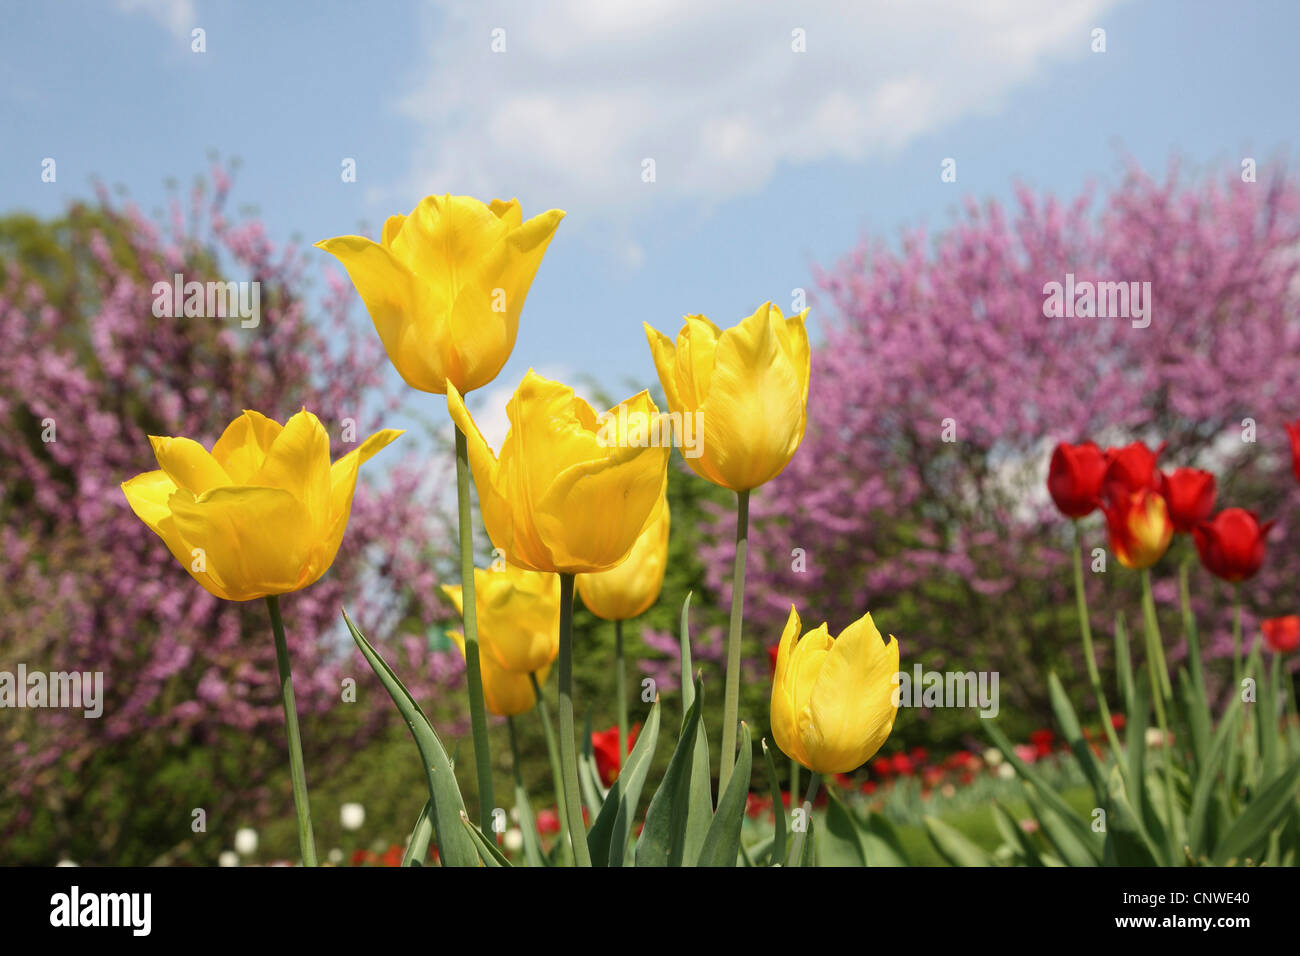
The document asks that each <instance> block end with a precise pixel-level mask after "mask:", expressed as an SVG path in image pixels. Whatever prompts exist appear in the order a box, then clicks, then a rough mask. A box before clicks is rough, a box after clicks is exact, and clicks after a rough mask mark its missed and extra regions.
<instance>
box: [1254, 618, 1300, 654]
mask: <svg viewBox="0 0 1300 956" xmlns="http://www.w3.org/2000/svg"><path fill="white" fill-rule="evenodd" d="M1259 628H1260V630H1261V631H1263V632H1264V643H1265V644H1267V645H1268V647H1269V650H1271V651H1272V652H1273V653H1274V654H1290V653H1291V652H1292V651H1294V650H1295V649H1296V648H1297V647H1300V615H1296V614H1288V615H1287V616H1286V617H1270V618H1267V619H1265V620H1263V621H1260V622H1259Z"/></svg>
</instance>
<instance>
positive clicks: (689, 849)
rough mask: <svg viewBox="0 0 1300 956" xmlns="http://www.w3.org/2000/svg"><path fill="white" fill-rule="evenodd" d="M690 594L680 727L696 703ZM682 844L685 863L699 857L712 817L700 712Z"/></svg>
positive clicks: (684, 620)
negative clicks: (683, 841) (693, 681)
mask: <svg viewBox="0 0 1300 956" xmlns="http://www.w3.org/2000/svg"><path fill="white" fill-rule="evenodd" d="M690 609H691V594H690V592H687V594H686V599H685V600H683V601H682V615H681V631H680V640H679V643H680V647H681V665H682V668H681V670H682V726H683V727H685V726H686V714H687V712H688V711H689V710H690V707H691V704H693V703H695V687H694V685H693V684H692V683H690V681H691V676H690V675H691V673H692V671H691V667H692V664H691V620H690ZM686 817H687V820H686V828H685V830H684V831H683V832H684V834H685V843H684V845H683V846H682V861H683V864H684V865H691V863H692V862H693V861H694V860H696V859H698V858H699V855H700V848H701V846H702V845H703V841H704V835H705V833H707V832H708V828H709V827H710V826H711V825H712V820H713V771H712V769H711V767H710V764H709V735H708V733H707V732H706V730H705V727H704V713H703V711H701V712H700V717H699V725H698V726H697V727H696V730H695V756H694V758H693V762H692V764H691V785H690V799H689V801H688V803H687V809H686Z"/></svg>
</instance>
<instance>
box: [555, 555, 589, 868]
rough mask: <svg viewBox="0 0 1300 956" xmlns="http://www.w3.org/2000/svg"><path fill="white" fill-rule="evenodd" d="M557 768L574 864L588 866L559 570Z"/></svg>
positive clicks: (568, 599)
mask: <svg viewBox="0 0 1300 956" xmlns="http://www.w3.org/2000/svg"><path fill="white" fill-rule="evenodd" d="M560 770H561V773H562V779H563V781H564V812H565V814H566V815H567V816H568V818H569V844H570V845H571V846H572V847H573V859H574V862H575V863H576V865H578V866H591V854H590V852H588V850H587V828H586V826H584V825H583V822H582V803H581V798H580V797H579V794H578V751H577V744H576V738H575V737H574V729H573V575H572V574H566V573H564V572H561V573H560Z"/></svg>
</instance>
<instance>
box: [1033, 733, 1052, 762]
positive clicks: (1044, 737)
mask: <svg viewBox="0 0 1300 956" xmlns="http://www.w3.org/2000/svg"><path fill="white" fill-rule="evenodd" d="M1054 739H1055V735H1054V734H1053V733H1052V732H1051V731H1050V730H1035V731H1034V732H1033V733H1031V734H1030V735H1029V742H1030V743H1031V744H1033V746H1034V750H1035V751H1036V752H1037V754H1038V756H1040V757H1046V756H1047V755H1048V754H1050V753H1051V752H1052V741H1053V740H1054Z"/></svg>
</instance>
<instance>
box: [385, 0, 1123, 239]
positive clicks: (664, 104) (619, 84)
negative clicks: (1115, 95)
mask: <svg viewBox="0 0 1300 956" xmlns="http://www.w3.org/2000/svg"><path fill="white" fill-rule="evenodd" d="M1114 2H1115V0H1053V2H1050V3H1043V2H1042V0H975V2H971V0H915V2H909V3H900V2H894V0H875V2H859V3H831V2H825V0H820V2H819V0H811V2H807V3H804V4H800V5H793V4H775V3H755V2H754V0H723V2H713V3H701V2H697V0H637V2H635V3H610V2H608V0H556V2H551V3H546V4H526V5H525V4H519V3H502V2H492V0H489V2H483V3H476V4H474V5H472V6H471V5H468V4H459V3H451V2H447V0H438V2H436V7H437V10H438V14H439V26H438V30H437V31H436V34H435V35H434V36H433V37H432V39H431V40H430V43H431V46H432V48H431V49H430V50H429V59H428V62H429V63H430V64H431V68H430V69H429V71H428V73H427V74H426V75H424V76H423V77H422V81H421V82H420V84H419V86H418V88H417V89H415V90H414V91H412V92H411V93H410V94H409V95H408V96H406V97H405V99H404V100H403V102H402V104H401V105H402V108H403V110H404V111H405V112H406V113H407V115H409V116H410V117H411V118H413V119H414V120H415V121H417V122H418V123H420V124H421V125H422V127H423V130H424V135H423V137H422V138H421V142H420V147H419V151H418V153H417V156H416V158H415V160H414V162H413V168H412V177H413V179H414V182H413V183H412V184H410V188H411V189H413V190H418V191H420V192H442V191H448V190H450V191H456V192H470V193H475V194H481V195H519V196H521V198H523V199H524V201H525V204H526V207H529V206H542V205H558V206H563V207H564V208H566V209H568V210H569V212H570V216H571V218H573V219H575V220H577V222H575V223H574V224H575V225H577V224H579V223H581V222H584V221H585V222H593V221H594V222H597V223H603V224H605V225H610V224H613V223H617V222H619V221H620V220H626V219H627V218H628V216H627V214H628V213H629V212H631V213H635V211H636V210H638V209H641V208H644V207H645V206H647V205H648V204H650V203H652V202H654V203H662V202H663V201H665V200H669V201H681V202H696V203H699V202H701V201H703V202H704V203H705V204H712V203H715V202H719V201H722V200H725V199H727V198H730V197H733V196H737V195H743V194H746V193H752V192H755V191H757V190H760V189H762V188H763V187H764V186H765V185H766V184H767V183H768V181H769V180H770V179H771V178H772V176H773V175H774V174H775V173H776V172H777V170H778V169H780V168H781V167H783V166H798V165H803V164H808V163H813V162H817V161H820V160H826V159H839V160H843V161H849V162H858V161H862V160H865V159H868V158H870V157H872V156H874V155H879V154H882V153H886V152H889V151H892V150H897V149H900V148H902V147H904V146H906V145H907V144H908V143H910V142H911V141H913V140H914V139H915V138H917V137H918V136H921V135H924V134H926V133H930V132H933V131H936V130H939V129H941V128H942V127H944V126H945V125H946V124H949V123H951V122H953V121H955V120H958V119H960V118H962V117H965V116H968V115H973V114H981V113H988V112H993V111H995V110H996V109H998V108H999V106H1000V105H1001V103H1002V102H1003V100H1004V99H1005V97H1006V96H1007V94H1009V93H1010V92H1012V91H1013V90H1014V89H1016V88H1017V87H1018V86H1020V85H1021V84H1023V83H1025V82H1026V81H1028V80H1030V79H1031V78H1033V77H1034V76H1035V75H1036V74H1037V73H1039V72H1040V71H1041V70H1042V69H1043V68H1044V67H1045V66H1046V65H1048V64H1050V63H1052V62H1055V61H1058V60H1062V59H1066V58H1072V57H1082V56H1086V55H1088V54H1089V42H1090V35H1089V34H1090V31H1091V29H1092V28H1093V27H1094V26H1099V25H1104V24H1101V23H1099V22H1098V18H1099V16H1100V14H1102V13H1103V12H1104V11H1105V10H1106V9H1108V8H1109V7H1110V6H1112V5H1113V3H1114ZM498 28H499V29H502V30H504V31H505V36H504V39H505V44H506V51H505V52H504V53H494V52H493V51H492V42H493V31H494V30H495V29H498ZM796 29H802V30H803V31H805V35H806V46H807V52H805V53H796V52H793V51H792V31H794V30H796ZM646 158H653V159H654V160H655V166H656V181H655V182H654V183H653V184H646V183H644V182H642V177H641V173H642V161H643V160H644V159H646ZM936 162H937V160H936Z"/></svg>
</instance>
